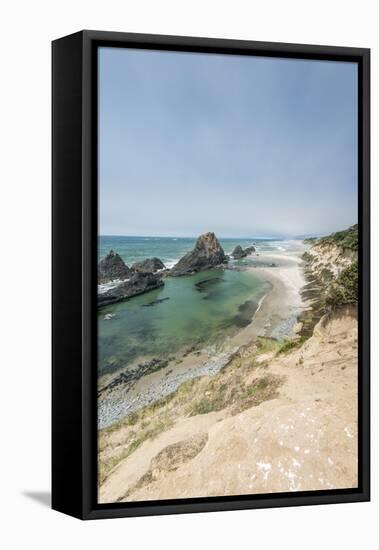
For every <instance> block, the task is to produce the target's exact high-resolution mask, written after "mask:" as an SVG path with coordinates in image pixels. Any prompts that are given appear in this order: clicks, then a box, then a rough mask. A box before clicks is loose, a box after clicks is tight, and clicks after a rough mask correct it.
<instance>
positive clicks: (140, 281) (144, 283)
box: [97, 271, 164, 307]
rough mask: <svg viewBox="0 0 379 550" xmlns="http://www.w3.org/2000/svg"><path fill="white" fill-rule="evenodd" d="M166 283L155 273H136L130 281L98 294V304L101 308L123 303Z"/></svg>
mask: <svg viewBox="0 0 379 550" xmlns="http://www.w3.org/2000/svg"><path fill="white" fill-rule="evenodd" d="M163 285H164V283H163V281H162V279H161V277H160V276H159V275H155V274H154V273H139V272H138V271H137V272H135V273H134V274H133V275H132V276H131V278H130V279H129V280H128V281H125V282H123V283H120V284H119V285H118V286H116V287H115V288H112V289H110V290H108V291H107V292H104V293H103V294H98V297H97V303H98V306H99V307H102V306H107V305H109V304H114V303H116V302H121V301H122V300H127V299H128V298H132V297H133V296H138V295H139V294H144V293H145V292H149V291H150V290H154V289H156V288H159V287H161V286H163Z"/></svg>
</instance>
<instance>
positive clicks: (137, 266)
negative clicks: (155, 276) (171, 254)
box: [132, 258, 166, 273]
mask: <svg viewBox="0 0 379 550" xmlns="http://www.w3.org/2000/svg"><path fill="white" fill-rule="evenodd" d="M165 267H166V266H165V265H164V263H163V262H162V261H161V260H160V259H159V258H148V259H147V260H143V261H142V262H135V263H134V264H133V265H132V269H133V271H140V272H142V273H155V272H156V271H159V270H160V269H165Z"/></svg>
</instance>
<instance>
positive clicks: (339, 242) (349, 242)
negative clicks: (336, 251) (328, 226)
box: [317, 224, 358, 251]
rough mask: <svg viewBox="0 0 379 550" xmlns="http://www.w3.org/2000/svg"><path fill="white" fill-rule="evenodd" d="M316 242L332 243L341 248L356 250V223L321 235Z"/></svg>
mask: <svg viewBox="0 0 379 550" xmlns="http://www.w3.org/2000/svg"><path fill="white" fill-rule="evenodd" d="M317 244H334V245H336V246H338V247H339V248H342V249H343V250H354V251H357V250H358V225H357V224H355V225H352V226H351V227H349V228H348V229H345V230H343V231H337V232H336V233H332V234H331V235H328V236H327V237H321V238H320V239H318V240H317Z"/></svg>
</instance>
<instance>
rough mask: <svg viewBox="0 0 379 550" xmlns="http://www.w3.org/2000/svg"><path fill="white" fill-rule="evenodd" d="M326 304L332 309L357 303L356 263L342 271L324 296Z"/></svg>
mask: <svg viewBox="0 0 379 550" xmlns="http://www.w3.org/2000/svg"><path fill="white" fill-rule="evenodd" d="M325 301H326V304H327V305H329V306H331V307H332V308H335V307H338V306H344V305H356V304H357V303H358V262H353V263H352V264H351V266H349V267H347V268H346V269H344V270H343V271H342V272H341V273H340V275H339V276H338V277H337V279H336V280H335V281H334V282H333V283H332V285H331V286H330V288H329V291H328V292H327V294H326V299H325Z"/></svg>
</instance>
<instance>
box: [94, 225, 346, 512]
mask: <svg viewBox="0 0 379 550" xmlns="http://www.w3.org/2000/svg"><path fill="white" fill-rule="evenodd" d="M354 231H355V229H354V228H350V229H349V230H347V232H340V233H344V234H343V235H342V236H341V235H340V236H338V234H335V235H337V237H335V236H330V237H329V240H325V239H324V240H323V239H318V240H313V241H312V242H305V243H304V245H302V244H301V246H300V244H299V243H296V246H294V247H293V248H290V249H288V250H287V251H280V253H279V252H277V251H276V252H270V253H265V254H263V253H261V254H260V255H259V258H258V257H257V252H256V249H255V248H254V247H252V248H254V250H250V251H247V252H246V249H245V250H244V249H243V248H242V247H240V248H241V250H240V249H237V250H236V249H235V250H234V251H233V253H232V254H231V255H230V256H229V257H228V256H227V255H226V254H225V253H224V251H223V250H222V253H221V251H220V250H219V248H218V246H217V242H216V241H217V239H216V238H215V236H212V237H210V238H208V237H207V238H205V245H202V243H201V242H200V246H199V250H198V253H196V246H195V249H194V251H192V253H189V254H187V255H186V256H185V257H184V258H182V260H183V261H182V260H181V262H178V263H179V264H180V265H179V266H178V267H177V268H176V269H175V267H174V268H173V270H172V273H171V274H170V271H169V270H167V269H166V268H165V267H163V268H162V267H160V264H158V263H157V262H155V261H154V262H150V263H149V271H144V268H143V267H142V268H141V267H140V268H139V271H138V272H137V270H135V269H133V266H131V268H129V267H127V266H126V267H127V269H126V270H125V269H124V268H123V267H122V266H121V264H120V262H119V261H118V259H117V260H116V264H117V265H116V266H114V265H112V264H113V261H111V262H110V263H111V268H112V269H113V268H114V267H116V268H117V269H115V271H114V277H115V279H113V280H112V279H110V280H108V284H110V288H108V289H107V290H106V292H105V293H108V297H109V296H111V295H114V293H113V294H112V291H113V288H112V284H113V281H114V280H116V277H119V273H120V269H121V272H123V273H122V276H125V279H126V278H127V279H128V280H127V281H126V282H125V281H124V282H121V283H120V282H119V281H118V282H116V285H115V287H114V288H116V289H117V288H119V287H120V285H124V288H123V290H122V291H121V292H122V293H123V298H122V299H128V298H130V297H131V296H132V294H129V293H130V290H127V289H130V288H132V287H131V286H130V280H131V279H133V277H135V280H134V283H133V285H134V286H137V287H138V289H139V291H140V290H141V289H143V288H148V285H147V287H146V285H145V283H144V282H141V277H142V278H144V279H146V278H147V277H148V275H149V276H150V279H147V280H150V284H152V286H154V284H155V283H152V282H151V281H153V280H154V281H155V282H156V284H164V280H165V278H166V277H170V276H180V277H181V276H188V275H190V274H191V273H196V272H198V270H199V269H200V270H201V269H214V268H216V269H220V268H222V269H242V270H244V272H246V273H251V275H252V276H254V277H258V278H261V279H262V281H263V282H264V283H265V285H266V286H265V289H266V291H265V293H264V294H263V295H262V297H261V298H260V300H259V302H258V304H257V305H256V306H255V307H254V310H253V311H252V318H251V319H250V320H249V322H248V323H246V324H245V326H241V328H240V330H238V331H237V332H235V333H234V334H233V335H232V336H230V337H228V338H227V341H226V342H225V345H224V346H223V348H222V350H217V352H216V353H215V351H214V350H210V349H209V348H206V349H194V350H192V351H191V350H189V351H188V350H187V352H186V353H185V354H183V355H182V356H181V357H178V356H175V357H172V358H171V360H168V361H164V362H161V363H159V361H158V362H156V361H155V362H154V361H153V362H152V363H151V364H147V365H145V367H144V368H143V369H142V370H141V369H140V368H139V369H138V368H136V369H135V370H133V369H131V370H130V369H125V370H124V371H123V370H122V369H121V370H119V371H118V372H117V373H116V374H115V373H112V375H108V376H104V377H102V379H101V380H99V417H100V419H101V420H102V422H101V423H100V428H101V429H100V430H99V502H115V501H128V500H149V499H163V498H181V497H187V498H188V497H196V496H214V495H227V494H254V493H262V492H280V491H298V490H313V489H328V488H343V487H354V486H355V485H356V483H357V404H356V400H357V320H356V299H357V296H356V293H355V285H356V280H355V271H356V263H357V253H356V245H355V241H354V235H353V234H354ZM207 235H213V234H207ZM213 237H214V238H215V239H216V241H215V240H214V239H213ZM326 239H328V238H326ZM203 240H204V239H203ZM209 241H210V244H211V246H210V247H209V246H208V244H209ZM205 248H207V252H206V253H205V254H204V249H205ZM245 252H246V253H245ZM215 254H216V255H217V261H214V263H212V261H213V260H212V259H211V260H209V257H210V256H211V257H212V258H213V257H214V255H215ZM113 255H115V253H113ZM250 255H254V256H253V257H254V259H255V260H256V261H254V262H247V263H246V265H243V264H242V265H236V264H235V263H233V261H232V260H233V259H234V260H241V259H242V261H243V259H245V258H246V257H249V256H250ZM111 260H112V258H111ZM128 270H130V271H128ZM151 277H153V279H152V278H151ZM104 281H106V277H105V278H104V271H102V279H101V281H100V278H99V283H102V284H103V283H104ZM158 281H159V283H158ZM133 285H132V286H133ZM144 285H145V286H144ZM139 291H138V292H137V294H139ZM145 291H146V290H142V292H145ZM132 292H133V291H132ZM109 293H111V294H109ZM103 294H104V293H103ZM137 294H136V295H137ZM116 295H117V293H116ZM99 296H100V295H99ZM118 297H120V289H119V290H118ZM99 304H100V305H101V303H100V302H99ZM249 311H250V310H249Z"/></svg>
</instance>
